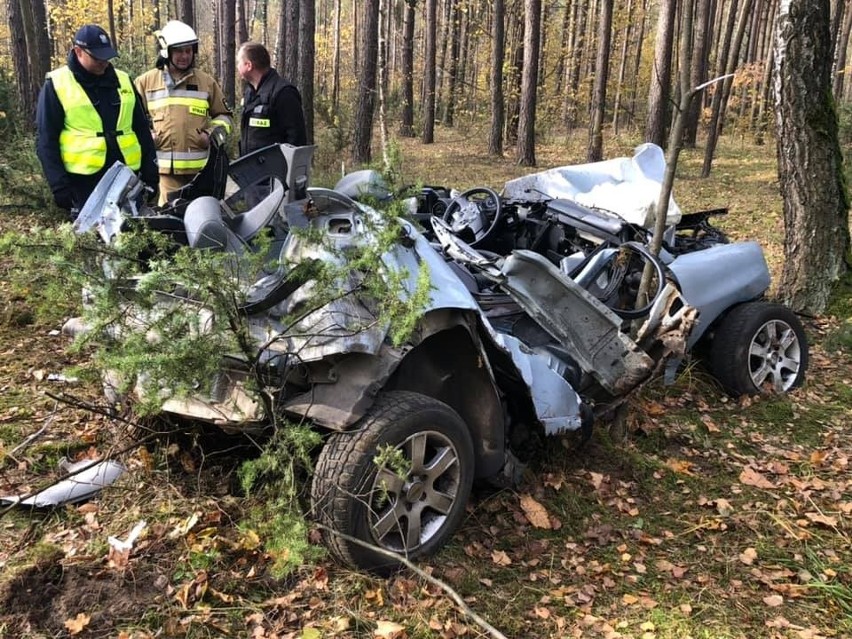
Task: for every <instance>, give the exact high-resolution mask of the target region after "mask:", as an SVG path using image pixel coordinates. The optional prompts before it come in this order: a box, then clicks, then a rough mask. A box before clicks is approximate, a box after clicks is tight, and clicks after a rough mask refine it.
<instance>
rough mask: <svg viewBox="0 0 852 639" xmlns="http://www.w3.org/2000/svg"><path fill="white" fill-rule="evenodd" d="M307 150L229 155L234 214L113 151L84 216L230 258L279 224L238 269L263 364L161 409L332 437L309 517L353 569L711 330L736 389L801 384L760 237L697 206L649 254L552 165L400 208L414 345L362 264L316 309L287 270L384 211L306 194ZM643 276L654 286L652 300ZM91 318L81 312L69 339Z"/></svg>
mask: <svg viewBox="0 0 852 639" xmlns="http://www.w3.org/2000/svg"><path fill="white" fill-rule="evenodd" d="M310 153H311V148H310V147H302V148H294V147H289V146H287V145H281V146H274V147H269V148H267V149H262V150H260V151H257V152H255V153H253V154H250V155H249V156H245V157H244V158H240V159H238V160H237V161H236V162H234V163H233V164H232V165H231V167H230V168H229V180H231V181H232V182H233V183H234V184H233V185H234V186H236V188H237V189H239V190H238V191H237V192H238V193H239V192H243V193H246V192H249V191H251V190H252V189H256V187H257V185H258V184H263V185H264V187H263V188H262V189H260V190H259V191H257V190H256V192H255V193H254V195H252V197H248V198H245V201H246V202H248V203H249V204H251V206H248V205H247V207H246V208H244V210H242V211H241V212H238V213H235V212H234V207H233V205H232V204H231V203H232V202H233V199H228V198H225V199H223V198H221V197H216V196H209V195H208V196H201V197H196V198H194V199H191V200H190V201H187V202H182V203H179V206H180V207H181V208H180V211H179V213H178V212H176V210H175V209H170V210H166V211H155V210H151V209H147V208H146V207H145V205H144V204H142V203H141V198H140V197H139V194H140V193H141V189H142V185H141V183H140V182H139V181H138V180H137V178H136V177H135V176H134V175H133V173H132V171H130V170H129V169H127V168H126V167H124V166H122V165H116V166H114V167H113V168H112V169H110V171H109V172H108V173H107V174H106V175H105V177H104V178H103V180H102V181H101V183H100V184H99V186H98V187H97V189H96V190H95V192H94V193H93V195H92V197H91V198H90V199H89V201H88V202H87V203H86V206H85V207H84V209H83V210H82V211H81V214H80V216H79V218H78V220H77V222H76V229H77V230H78V232H80V233H85V232H88V231H95V232H97V233H99V234H100V236H101V238H102V239H103V241H104V242H106V243H108V244H110V243H114V242H117V241H118V239H119V238H120V237H121V235H122V233H123V232H124V231H125V230H126V229H127V228H128V226H130V225H132V223H134V222H137V223H138V222H140V221H142V222H143V223H144V224H145V225H146V226H148V227H149V228H154V229H158V230H161V231H162V232H163V233H166V234H168V235H169V236H170V237H172V238H173V240H174V242H175V243H176V244H178V245H185V246H187V247H189V248H190V249H196V250H207V251H213V252H220V253H223V254H225V255H232V256H235V259H238V258H239V256H240V255H244V254H246V253H251V252H252V251H253V250H254V246H255V242H256V238H258V237H260V236H261V235H262V234H266V236H267V237H268V238H271V241H267V242H265V243H262V246H263V249H262V250H264V251H268V252H272V253H274V257H275V260H274V263H273V264H272V265H271V266H270V267H269V268H266V269H264V270H262V271H261V272H259V273H254V274H252V276H251V277H248V278H247V279H246V280H245V281H244V283H243V289H244V292H245V295H244V299H243V301H242V303H241V312H242V315H243V317H244V321H245V323H246V326H247V334H248V335H249V336H250V338H251V344H252V345H253V346H252V348H253V349H254V350H255V352H254V353H253V355H252V357H251V358H247V357H246V356H245V354H244V353H227V354H223V358H222V366H221V368H220V370H219V372H218V373H217V378H216V379H215V380H213V383H212V384H209V385H208V386H207V387H208V388H209V389H210V390H209V392H205V393H200V392H199V393H189V394H187V395H183V396H180V395H174V396H169V395H168V394H166V395H164V401H163V403H162V406H161V410H162V411H163V412H164V413H167V414H171V415H175V416H179V417H180V418H184V419H189V420H193V421H197V422H205V423H209V424H215V425H217V426H220V427H222V428H225V429H227V430H229V431H240V430H244V429H245V430H250V429H252V428H254V427H257V426H262V425H264V424H269V423H271V422H273V421H275V422H276V423H277V420H275V419H274V418H276V417H284V418H286V419H289V420H299V421H307V422H308V423H310V424H311V425H312V426H313V427H314V428H316V429H318V430H319V431H320V432H322V433H323V435H324V443H323V445H322V448H321V450H320V451H319V452H318V455H317V458H316V462H315V468H314V472H313V478H312V483H311V490H310V495H311V502H312V503H311V512H312V514H313V516H314V517H315V518H316V520H317V521H318V522H319V523H320V524H322V530H323V535H324V538H325V541H326V543H327V545H328V547H329V548H330V549H331V551H332V553H333V554H334V555H335V556H336V557H338V558H339V559H341V560H343V561H345V562H347V563H349V564H351V565H354V566H357V567H360V568H365V569H369V570H377V571H382V570H385V569H388V568H390V567H393V566H395V565H396V564H397V563H398V562H397V560H396V559H395V557H406V558H408V559H411V560H416V559H419V558H422V557H425V556H428V555H430V554H431V553H434V552H435V551H437V550H438V549H439V548H440V547H441V546H442V545H443V544H444V543H445V542H446V541H447V540H448V539H449V537H450V536H451V535H452V534H453V531H454V530H455V529H456V527H457V526H458V525H459V523H460V521H461V519H462V518H463V516H464V512H465V505H466V503H467V501H468V497H469V495H470V492H471V487H472V484H473V482H474V481H475V480H480V479H492V480H498V481H499V480H504V481H511V480H513V479H515V478H516V477H517V473H518V470H519V468H520V467H521V462H520V460H522V459H523V458H526V457H528V456H529V454H530V450H531V449H532V448H533V445H532V444H531V442H535V441H536V440H537V439H540V438H543V437H546V436H553V435H559V434H563V433H568V432H572V431H579V432H580V433H583V434H585V435H587V434H588V433H589V432H591V429H592V425H593V422H594V419H595V415H596V414H600V413H602V412H605V411H606V410H607V408H608V407H612V406H616V405H618V404H619V403H620V402H623V401H624V399H625V398H626V397H628V396H629V395H630V394H631V393H632V392H634V391H635V390H636V389H638V388H640V387H641V386H642V385H643V384H645V383H646V382H647V381H648V380H650V379H652V378H653V377H654V376H655V375H657V374H659V373H661V372H664V371H667V372H668V373H669V375H673V374H674V372H675V370H676V368H677V366H678V363H679V362H680V361H681V360H682V358H683V357H684V356H685V355H686V353H687V351H688V350H689V349H690V348H692V347H693V346H694V345H695V344H696V343H697V342H699V341H700V340H703V341H712V342H713V344H714V346H713V348H712V349H711V353H713V354H714V355H713V357H715V359H714V367H715V368H714V370H716V371H717V373H718V374H719V377H720V380H721V381H722V382H723V384H725V385H726V386H727V387H728V388H729V389H730V390H731V391H733V392H735V393H749V392H758V391H763V390H769V391H774V392H783V391H787V390H789V389H790V388H792V387H794V386H796V385H798V384H800V383H801V382H802V379H803V376H804V373H805V368H806V365H807V343H806V340H805V337H804V333H803V332H802V328H801V325H800V323H799V322H798V319H797V318H796V316H795V315H793V314H792V313H791V312H790V311H789V310H787V309H786V308H784V307H783V306H780V305H776V304H771V303H768V302H765V301H762V300H761V298H762V296H763V295H764V294H765V292H766V290H767V288H768V285H769V272H768V270H767V267H766V264H765V261H764V259H763V255H762V252H761V250H760V247H759V246H758V245H757V244H755V243H750V242H746V243H735V244H731V243H727V242H726V241H725V238H724V236H723V235H722V234H721V233H720V232H717V231H715V230H714V229H713V227H712V226H711V225H709V223H708V222H707V219H706V216H705V217H702V216H699V217H698V218H688V217H687V216H684V217H687V219H686V222H687V224H683V220H681V225H680V228H678V224H677V222H678V221H677V220H675V219H673V220H672V224H671V225H670V230H669V232H668V233H669V234H668V236H667V237H668V240H667V242H666V245H665V246H666V250H665V251H664V252H663V253H662V254H661V255H660V256H656V255H653V254H652V253H651V252H650V251H649V250H648V247H647V244H648V231H647V230H646V229H647V226H648V222H649V220H651V221H652V218H653V211H652V210H648V211H645V218H646V219H642V220H627V219H625V217H624V216H623V215H620V214H616V213H612V212H611V211H609V212H607V211H604V210H602V209H600V208H595V207H593V206H591V205H590V204H589V203H583V202H582V199H583V198H582V197H579V196H578V195H577V194H576V193H575V194H571V195H569V196H567V197H562V196H560V193H559V192H558V190H559V188H561V187H559V185H558V184H557V182H556V181H554V180H553V179H552V178H553V175H551V176H542V175H541V174H539V176H538V178H535V177H533V178H529V176H528V178H529V179H527V181H526V182H523V183H514V184H513V183H511V182H510V183H508V184H507V185H506V187H505V188H504V191H503V193H502V194H498V193H496V192H494V191H492V190H491V189H487V188H478V189H474V190H471V191H467V192H465V193H463V194H459V195H457V196H456V197H449V198H447V197H444V194H440V195H436V193H435V191H434V190H430V192H429V193H427V194H424V193H421V194H420V195H421V197H420V198H419V200H417V201H416V202H415V208H416V211H414V218H416V219H412V220H409V219H402V220H398V224H399V237H398V241H396V242H395V243H394V244H393V246H392V247H391V248H390V249H389V250H388V251H387V252H386V253H384V254H383V255H382V256H381V270H382V273H384V274H387V275H388V277H390V275H395V276H396V277H398V278H399V280H400V282H401V283H402V294H403V295H406V294H409V295H414V294H415V292H416V291H417V290H418V277H419V274H421V273H423V272H424V269H425V270H426V272H428V278H429V287H428V295H427V296H426V298H425V301H424V303H423V305H422V308H420V309H419V314H418V319H417V322H416V325H415V326H414V328H413V330H411V331H410V332H409V333H408V335H407V336H406V337H405V339H404V340H403V341H402V342H401V343H396V342H395V340H393V339H391V336H390V332H389V331H390V326H389V324H388V323H387V322H385V321H377V318H378V314H377V311H376V307H375V304H374V303H373V301H372V300H370V299H368V298H367V296H366V295H365V294H364V292H363V290H362V289H361V288H359V285H358V284H359V281H361V279H362V278H363V276H364V274H363V273H360V272H358V270H357V269H354V270H352V271H350V272H349V273H348V275H347V278H346V279H347V281H341V282H340V287H339V290H340V294H339V295H337V296H334V297H332V298H331V299H328V300H326V301H324V303H323V305H322V306H320V307H318V308H315V307H311V306H310V304H309V302H310V300H311V299H312V296H313V295H314V294H315V284H316V283H315V282H314V281H313V280H311V278H310V277H309V276H308V277H304V276H299V277H296V276H294V272H296V271H297V270H298V265H299V264H305V263H309V262H312V263H323V262H340V261H341V260H343V261H344V263H345V260H346V259H347V255H348V254H349V253H348V252H347V251H348V249H349V248H351V247H357V246H359V245H369V244H370V243H371V242H373V241H374V233H375V229H376V224H380V223H381V222H380V221H379V219H378V218H379V216H378V214H377V212H376V210H375V209H373V208H371V207H370V206H369V205H367V204H365V203H363V202H360V201H358V194H359V192H361V187H363V181H362V180H361V178H362V177H366V178H368V182H369V180H370V179H371V177H370V176H363V175H362V176H358V177H356V178H354V179H349V180H345V181H344V182H343V183H342V184H341V185H339V186H338V188H335V189H325V188H316V187H310V186H309V184H308V183H309V177H310ZM654 153H655V152H654V151H653V150H652V151H651V152H650V154H651V155H654ZM648 158H649V156H647V155H646V156H645V157H644V158H640V159H639V160H636V158H635V157H634V158H625V159H624V162H628V163H630V162H633V163H634V164H637V165H639V166H638V168H636V167H634V168H635V170H636V171H639V172H641V173H642V176H641V177H642V179H648V180H651V179H652V178H653V175H649V174H650V173H653V172H654V171H655V170H656V169H658V168H659V167H657V166H656V164H655V162H656V161H655V160H654V159H653V158H651V159H650V160H649V159H648ZM625 166H627V165H625ZM649 167H650V168H649ZM600 168H601V167H594V166H591V165H585V166H583V167H582V168H581V169H580V171H579V173H577V174H575V175H574V177H575V178H578V176H580V175H583V174H586V173H588V172H591V173H592V174H596V175H595V176H593V177H594V179H593V180H592V181H593V182H595V181H596V182H595V183H596V184H603V183H605V182H608V181H611V182H612V185H613V186H612V188H613V189H616V190H617V189H620V188H622V187H621V186H620V184H621V183H622V182H625V181H627V182H629V181H630V179H627V180H625V179H624V178H625V175H624V173H625V172H624V171H623V170H621V169H617V168H615V169H614V168H613V167H609V168H607V167H604V169H603V171H600V170H599V169H600ZM622 168H623V167H622ZM569 169H570V167H565V170H566V171H567V173H566V174H565V175H567V176H568V178H566V179H568V181H569V182H570V181H571V180H570V177H571V171H570V170H569ZM563 177H564V176H563ZM611 177H612V178H613V179H612V180H610V178H611ZM578 179H579V178H578ZM574 181H575V182H576V181H577V179H575V180H574ZM634 186H635V185H634ZM642 186H643V188H650V187H649V185H647V184H644V185H642ZM595 188H597V187H595ZM605 188H606V189H609V188H610V187H605ZM624 188H625V189H626V191H625V192H629V191H630V185H629V184H628V186H627V187H624ZM657 190H659V187H657ZM610 195H612V194H611V193H610ZM621 197H622V195H621V194H616V195H615V196H613V199H615V200H618V199H620V198H621ZM231 198H233V196H231ZM611 204H612V203H610V205H611ZM418 219H419V221H420V223H418V221H417V220H418ZM688 227H689V228H688ZM304 231H308V232H304ZM678 236H679V237H680V240H677V237H678ZM317 238H320V239H319V240H318V239H317ZM678 242H680V243H678ZM687 245H689V246H687ZM643 272H644V273H646V274H647V275H646V278H647V281H648V283H649V284H650V286H649V287H648V293H647V295H646V296H645V298H641V299H640V297H639V295H638V292H639V280H640V279H641V275H642V273H643ZM302 275H304V273H302ZM243 277H244V278H245V274H243ZM128 288H129V289H132V288H133V284H132V282H131V283H129V284H128ZM176 296H178V294H176V293H174V292H169V295H167V296H164V297H163V304H169V303H174V301H175V298H176ZM126 303H127V305H128V308H132V306H133V299H132V295H131V296H128V298H127V302H126ZM302 309H305V310H304V312H300V311H301V310H302ZM198 312H199V315H200V316H201V315H202V314H203V313H204V312H209V311H205V309H203V308H199V310H198ZM294 318H296V319H295V320H294ZM85 330H87V327H86V326H85V323H84V322H79V321H77V322H71V323H69V328H68V329H67V330H66V332H69V333H71V334H74V333H80V332H82V331H85ZM107 377H108V375H107ZM270 411H275V413H276V415H270V414H269V412H270Z"/></svg>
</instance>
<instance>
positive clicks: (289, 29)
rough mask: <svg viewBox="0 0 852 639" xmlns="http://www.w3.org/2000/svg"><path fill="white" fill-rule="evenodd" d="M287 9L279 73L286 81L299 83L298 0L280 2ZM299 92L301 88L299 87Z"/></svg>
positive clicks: (282, 0)
mask: <svg viewBox="0 0 852 639" xmlns="http://www.w3.org/2000/svg"><path fill="white" fill-rule="evenodd" d="M281 2H282V3H283V4H284V5H285V6H286V7H287V10H286V13H285V15H284V60H282V62H281V72H282V74H283V75H284V77H286V78H287V79H288V80H290V81H291V82H295V83H297V84H298V82H299V48H300V47H301V44H302V43H301V42H300V38H299V35H300V34H299V9H300V6H299V5H300V0H281ZM299 89H300V90H301V87H299Z"/></svg>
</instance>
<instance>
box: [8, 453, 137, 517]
mask: <svg viewBox="0 0 852 639" xmlns="http://www.w3.org/2000/svg"><path fill="white" fill-rule="evenodd" d="M60 468H62V469H65V470H67V471H68V472H71V473H74V474H73V475H72V476H71V477H68V478H67V479H63V480H61V481H58V482H57V483H55V484H53V485H52V486H49V487H47V488H45V489H44V490H42V491H39V492H38V493H36V494H35V495H32V496H30V497H26V498H22V497H21V496H16V495H9V496H6V497H0V503H4V504H10V505H14V504H19V505H22V506H35V507H37V508H44V507H46V506H61V505H63V504H74V503H77V502H79V501H84V500H86V499H88V498H89V497H91V496H93V495H95V494H97V493H99V492H100V491H101V490H102V489H103V488H104V487H106V486H110V485H111V484H113V483H115V480H117V479H118V478H119V477H121V475H123V474H124V472H125V471H126V470H127V469H126V468H125V467H124V465H123V464H120V463H119V462H117V461H114V460H112V459H108V460H106V461H102V462H98V461H93V460H90V459H86V460H83V461H80V462H75V463H73V464H69V463H67V460H63V462H62V463H60Z"/></svg>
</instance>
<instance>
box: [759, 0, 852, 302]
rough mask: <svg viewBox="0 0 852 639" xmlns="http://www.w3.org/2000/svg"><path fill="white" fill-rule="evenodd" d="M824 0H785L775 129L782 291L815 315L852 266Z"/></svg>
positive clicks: (779, 28)
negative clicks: (781, 204)
mask: <svg viewBox="0 0 852 639" xmlns="http://www.w3.org/2000/svg"><path fill="white" fill-rule="evenodd" d="M829 20H830V17H829V11H828V3H827V2H814V1H813V0H782V2H781V7H780V9H779V12H778V26H777V32H776V40H775V47H776V49H775V69H774V87H775V128H776V135H777V138H778V177H779V181H780V184H781V193H782V195H783V196H784V256H785V260H784V270H783V272H782V275H781V283H780V286H779V291H781V296H782V297H783V299H784V301H785V302H786V303H787V304H789V305H790V306H791V307H792V308H793V310H796V311H800V312H805V313H808V314H819V313H821V312H822V311H823V310H825V307H826V305H827V303H828V301H829V297H830V295H831V290H832V285H833V283H834V282H836V281H837V280H838V278H840V276H841V275H843V274H844V273H846V272H847V271H848V270H849V265H848V264H847V263H846V261H845V260H846V256H847V254H848V252H849V248H850V246H849V201H848V199H847V194H846V189H845V186H844V180H843V174H842V164H843V156H842V153H841V149H840V143H839V141H838V138H837V115H836V113H835V111H834V105H833V101H832V97H831V68H832V48H831V37H830V25H829Z"/></svg>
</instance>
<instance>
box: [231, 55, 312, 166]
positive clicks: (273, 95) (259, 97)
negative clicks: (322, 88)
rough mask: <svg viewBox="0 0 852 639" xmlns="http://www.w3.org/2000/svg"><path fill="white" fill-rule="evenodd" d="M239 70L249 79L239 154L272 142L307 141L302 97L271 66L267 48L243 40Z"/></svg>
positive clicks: (238, 59)
mask: <svg viewBox="0 0 852 639" xmlns="http://www.w3.org/2000/svg"><path fill="white" fill-rule="evenodd" d="M237 72H238V73H239V74H240V77H241V78H242V79H243V80H245V82H246V89H245V94H244V96H243V115H242V122H241V129H240V155H244V154H246V153H250V152H251V151H254V150H256V149H259V148H262V147H264V146H268V145H270V144H282V143H287V144H292V145H293V146H304V145H305V144H307V133H306V131H305V115H304V112H303V111H302V96H301V95H299V90H298V89H297V88H296V87H295V86H293V85H292V84H291V83H290V82H288V81H287V80H285V79H284V78H282V77H281V76H280V75H278V72H277V71H276V70H275V69H273V68H271V65H270V61H269V51H267V50H266V47H264V46H263V45H262V44H259V43H257V42H246V43H244V44H243V45H242V46H241V47H240V49H239V51H238V52H237Z"/></svg>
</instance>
